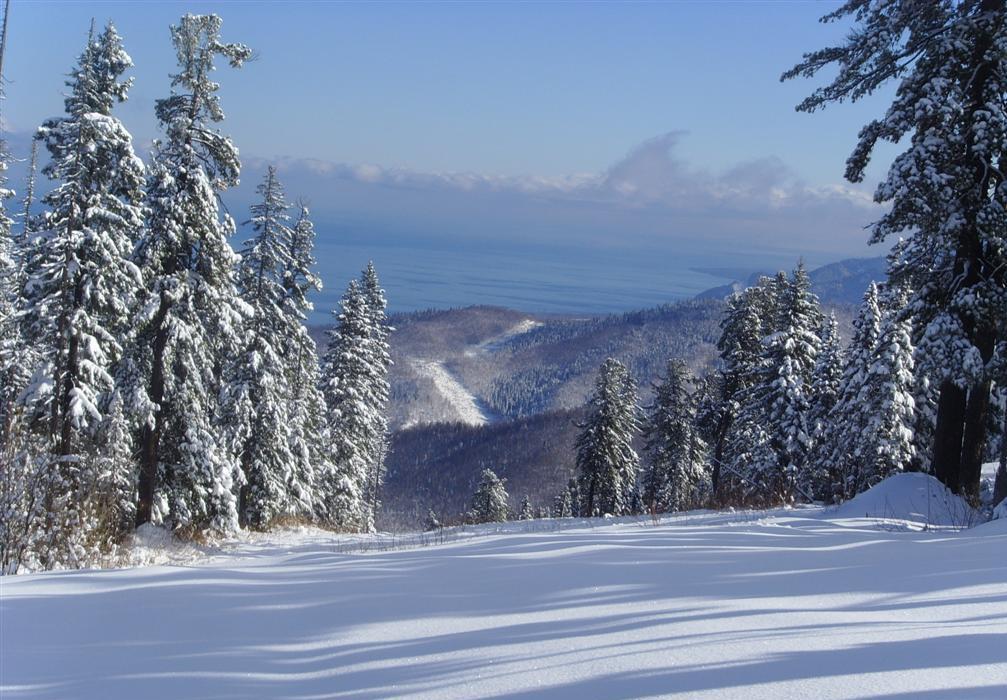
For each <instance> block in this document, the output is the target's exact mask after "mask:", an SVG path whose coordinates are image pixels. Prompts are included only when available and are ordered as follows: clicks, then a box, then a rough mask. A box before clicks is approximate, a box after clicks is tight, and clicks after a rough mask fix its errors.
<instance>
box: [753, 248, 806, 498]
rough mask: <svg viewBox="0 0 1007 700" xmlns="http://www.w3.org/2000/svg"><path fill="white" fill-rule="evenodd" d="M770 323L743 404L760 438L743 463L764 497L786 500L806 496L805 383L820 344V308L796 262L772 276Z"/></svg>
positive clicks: (804, 273) (801, 266)
mask: <svg viewBox="0 0 1007 700" xmlns="http://www.w3.org/2000/svg"><path fill="white" fill-rule="evenodd" d="M775 286H776V290H775V291H776V298H777V300H778V310H777V320H776V327H777V328H778V329H779V330H777V331H776V332H774V333H771V334H770V335H768V336H766V337H765V338H764V339H763V343H762V345H763V350H762V354H761V362H760V365H761V366H760V369H759V379H758V383H757V384H756V386H755V387H754V388H753V390H752V392H751V397H750V399H749V401H748V403H747V405H746V408H745V409H744V410H745V411H747V412H748V413H749V416H750V417H749V421H750V422H751V423H755V424H757V425H759V426H760V427H761V435H760V437H762V438H764V440H761V441H760V442H759V443H757V445H758V446H757V447H756V448H755V450H754V452H753V454H752V459H751V462H750V464H749V465H748V475H747V476H748V479H749V481H750V483H751V484H752V485H753V486H756V487H757V488H758V489H759V491H760V492H761V495H762V497H763V498H764V499H768V500H770V501H772V502H784V503H789V502H792V501H793V500H794V498H795V495H797V494H802V495H805V496H807V495H808V494H807V491H806V490H805V489H804V488H803V484H804V483H806V481H807V475H806V474H805V473H804V470H805V468H806V466H807V463H808V454H809V452H810V450H811V448H812V446H813V437H812V434H813V430H812V427H811V425H810V424H809V417H810V408H811V403H810V397H811V391H810V384H811V379H812V375H813V373H814V369H815V363H816V360H817V358H818V354H819V350H820V342H821V341H820V339H819V337H818V328H819V327H820V326H821V322H822V316H821V309H820V308H819V305H818V299H817V297H815V295H814V294H812V292H811V282H810V280H809V278H808V276H807V273H806V271H805V270H804V266H803V264H799V265H798V267H797V269H796V270H795V271H794V276H793V280H792V281H788V280H786V278H785V277H780V276H777V281H776V284H775Z"/></svg>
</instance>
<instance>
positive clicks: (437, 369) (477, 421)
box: [404, 360, 490, 427]
mask: <svg viewBox="0 0 1007 700" xmlns="http://www.w3.org/2000/svg"><path fill="white" fill-rule="evenodd" d="M413 367H415V368H416V371H417V372H418V373H419V374H420V376H424V377H428V378H429V379H430V380H431V381H432V382H433V384H434V387H436V389H437V392H438V393H439V394H440V395H441V396H443V397H444V398H445V399H446V400H447V402H448V405H449V406H451V408H452V409H453V410H454V412H455V416H456V418H455V420H457V421H458V422H459V423H465V424H466V425H486V424H487V423H489V422H490V415H489V412H488V411H486V410H485V409H484V408H483V407H482V406H480V405H479V400H478V399H477V398H476V397H475V395H474V394H472V392H470V391H469V390H468V389H466V388H465V387H464V386H463V385H462V383H461V382H459V381H458V379H457V378H456V377H455V375H454V374H452V373H451V372H450V371H448V368H447V367H445V366H444V363H443V362H442V361H440V360H416V361H414V362H413ZM419 422H420V421H415V420H411V421H409V422H408V423H407V424H406V425H405V426H404V427H411V426H413V425H416V424H417V423H419Z"/></svg>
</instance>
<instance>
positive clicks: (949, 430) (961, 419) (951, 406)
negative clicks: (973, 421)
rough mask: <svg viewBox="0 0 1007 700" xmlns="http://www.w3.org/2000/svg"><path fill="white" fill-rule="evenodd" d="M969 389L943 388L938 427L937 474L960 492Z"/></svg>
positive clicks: (938, 403) (935, 470) (950, 486)
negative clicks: (963, 435)
mask: <svg viewBox="0 0 1007 700" xmlns="http://www.w3.org/2000/svg"><path fill="white" fill-rule="evenodd" d="M965 407H966V395H965V390H964V389H962V388H961V387H959V386H956V385H955V384H953V383H952V382H944V384H942V385H941V393H940V397H939V398H938V400H937V425H936V426H935V427H934V462H933V467H934V474H935V475H936V476H937V478H938V479H939V480H940V482H941V483H942V484H944V485H945V486H947V487H948V488H949V489H951V490H952V491H954V492H955V493H958V491H959V482H958V479H959V478H960V474H961V456H962V433H963V431H964V425H965Z"/></svg>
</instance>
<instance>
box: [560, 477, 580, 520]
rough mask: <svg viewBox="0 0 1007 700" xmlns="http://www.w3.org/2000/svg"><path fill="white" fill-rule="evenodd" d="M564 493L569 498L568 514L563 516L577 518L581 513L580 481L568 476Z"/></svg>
mask: <svg viewBox="0 0 1007 700" xmlns="http://www.w3.org/2000/svg"><path fill="white" fill-rule="evenodd" d="M566 493H567V498H568V499H569V501H570V503H569V508H568V510H569V514H568V515H566V516H563V517H571V518H578V517H580V515H581V511H580V483H579V482H578V481H577V479H576V477H572V478H570V479H569V480H568V481H567V482H566Z"/></svg>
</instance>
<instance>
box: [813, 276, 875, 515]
mask: <svg viewBox="0 0 1007 700" xmlns="http://www.w3.org/2000/svg"><path fill="white" fill-rule="evenodd" d="M880 334H881V307H880V303H879V298H878V288H877V285H876V284H874V283H873V282H872V283H871V284H870V285H869V286H868V287H867V291H866V292H865V293H864V301H863V303H862V304H861V306H860V310H859V312H858V314H857V317H856V318H855V319H854V321H853V337H852V338H851V339H850V344H849V346H848V348H847V351H846V361H845V363H844V366H843V374H842V378H841V379H840V383H839V391H838V393H837V397H836V403H835V405H834V406H833V411H832V417H831V420H830V421H829V423H828V425H827V426H826V428H825V431H824V434H823V436H822V438H821V440H820V444H819V447H818V448H817V450H816V452H817V455H818V458H817V459H818V462H819V463H821V464H824V465H826V467H827V469H828V471H829V474H830V478H829V480H830V482H831V485H830V486H829V487H828V488H824V489H820V491H821V495H823V496H824V497H826V498H830V499H835V500H844V499H846V498H849V497H850V496H851V495H853V494H855V493H856V491H857V473H858V472H857V467H858V465H857V460H858V454H857V452H856V446H857V445H858V444H859V440H860V435H861V434H862V432H863V430H864V429H865V414H864V410H863V407H862V406H861V405H860V396H861V392H862V390H863V387H864V383H865V382H866V380H867V375H868V372H869V371H870V367H871V366H872V365H873V364H874V353H875V350H876V349H877V346H878V338H879V337H880Z"/></svg>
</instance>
